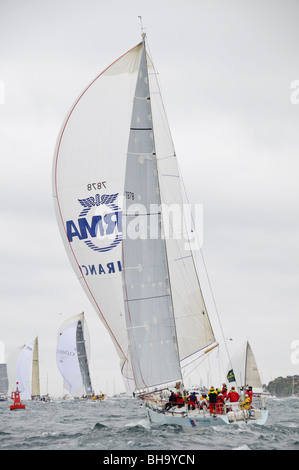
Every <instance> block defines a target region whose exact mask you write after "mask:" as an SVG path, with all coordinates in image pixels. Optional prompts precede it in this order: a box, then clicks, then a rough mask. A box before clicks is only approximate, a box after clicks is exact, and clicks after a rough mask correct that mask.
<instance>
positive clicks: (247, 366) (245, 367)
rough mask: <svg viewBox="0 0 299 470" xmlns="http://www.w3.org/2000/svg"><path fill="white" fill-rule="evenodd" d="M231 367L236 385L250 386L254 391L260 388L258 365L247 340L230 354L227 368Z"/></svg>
mask: <svg viewBox="0 0 299 470" xmlns="http://www.w3.org/2000/svg"><path fill="white" fill-rule="evenodd" d="M231 368H232V370H233V374H234V376H235V379H236V380H235V381H236V383H237V384H238V386H240V387H245V386H251V387H252V388H253V389H254V390H255V391H261V390H262V382H261V378H260V374H259V370H258V366H257V363H256V360H255V357H254V354H253V351H252V348H251V346H250V344H249V342H248V341H247V342H246V343H245V344H243V345H242V346H241V347H240V348H239V349H238V351H236V353H235V354H234V355H233V356H232V358H231V364H230V366H229V369H231Z"/></svg>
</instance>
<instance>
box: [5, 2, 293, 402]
mask: <svg viewBox="0 0 299 470" xmlns="http://www.w3.org/2000/svg"><path fill="white" fill-rule="evenodd" d="M0 6H1V9H0V12H1V14H0V42H1V48H0V101H1V104H0V156H1V173H0V174H1V185H0V201H1V206H0V207H1V235H0V236H1V243H0V259H1V283H0V286H1V287H0V288H1V297H0V299H1V304H0V315H1V328H0V340H2V341H3V342H4V344H5V353H6V358H8V357H9V355H11V354H13V353H14V351H15V350H16V349H17V348H18V347H19V346H21V345H22V344H24V343H28V342H29V341H31V339H33V337H34V336H36V335H38V337H39V346H40V351H39V352H40V374H41V385H42V393H45V392H46V389H45V387H46V383H48V390H49V392H50V394H56V395H59V394H60V395H61V393H62V379H61V378H60V375H59V372H58V369H57V366H56V359H55V348H56V339H57V331H58V328H59V326H60V325H61V323H62V322H63V321H64V320H66V319H68V318H69V317H70V316H72V315H75V314H77V313H80V312H81V311H83V310H84V312H85V315H86V319H87V324H88V328H89V331H90V336H91V346H92V362H91V372H92V374H93V378H94V384H95V389H96V391H99V389H101V390H102V391H104V392H107V387H108V392H109V393H112V392H113V391H115V390H116V391H117V392H118V391H122V390H124V387H123V384H122V382H121V378H120V372H119V364H118V357H117V355H116V353H115V351H114V348H113V346H112V343H111V341H110V338H109V337H108V334H107V333H106V330H105V329H104V327H103V326H102V324H101V322H100V321H99V319H98V317H97V315H96V313H95V312H94V310H93V308H92V306H91V304H90V303H89V301H88V299H87V297H86V296H85V294H84V292H83V290H82V289H81V287H80V285H79V282H78V281H77V278H76V276H75V274H74V273H73V271H72V268H71V266H70V264H69V261H68V258H67V255H66V253H65V250H64V247H63V243H62V240H61V238H60V234H59V231H58V227H57V223H56V218H55V214H54V208H53V201H52V189H51V177H52V174H51V172H52V160H53V152H54V147H55V142H56V138H57V135H58V132H59V130H60V126H61V124H62V122H63V120H64V118H65V115H66V113H67V112H68V110H69V108H70V107H71V105H72V103H73V102H74V100H75V99H76V98H77V96H78V95H79V94H80V92H81V91H82V90H83V89H84V88H85V87H86V85H88V84H89V83H90V81H91V80H92V79H93V78H94V77H95V76H96V75H97V74H98V73H99V72H101V71H102V70H103V69H104V68H106V67H107V66H108V65H109V64H110V63H112V62H113V61H114V60H115V59H117V58H118V57H119V56H120V55H122V54H123V53H124V52H126V51H127V50H129V49H130V48H132V47H133V46H134V45H136V44H137V43H138V42H140V39H141V36H140V24H139V20H138V16H139V15H142V18H143V26H144V28H145V32H146V33H147V38H148V42H149V48H150V53H151V56H152V58H153V61H154V63H155V66H156V68H157V70H158V72H159V76H160V83H161V88H162V95H163V98H164V104H165V107H166V111H167V115H168V119H169V123H170V127H171V130H172V136H173V140H174V144H175V147H176V152H177V156H178V159H179V164H180V169H181V172H182V174H183V177H184V184H185V187H186V189H187V192H188V196H189V201H190V202H192V203H194V204H203V213H204V217H203V254H204V258H205V262H206V265H207V269H208V273H209V277H210V281H211V285H212V289H213V295H214V298H215V299H216V304H217V309H218V313H219V316H220V318H221V323H222V327H223V330H224V334H225V336H226V337H227V338H232V339H233V341H230V342H229V346H230V348H232V349H234V348H237V347H238V346H239V344H241V343H242V342H243V341H246V340H249V341H250V343H251V346H252V348H253V351H254V353H255V355H256V359H257V362H258V365H259V368H260V372H261V375H262V379H263V382H266V383H267V382H268V381H269V380H271V379H273V378H275V377H277V376H279V375H282V376H285V375H292V374H299V364H295V363H292V362H296V361H291V354H292V352H294V349H292V343H293V342H294V341H296V340H297V341H299V327H298V324H299V321H298V309H299V288H298V286H299V249H298V246H299V217H298V216H299V189H298V174H299V152H298V144H299V136H298V125H299V99H298V98H299V93H298V94H297V95H296V89H295V88H292V87H295V86H296V81H298V80H299V61H298V44H299V28H298V17H299V4H298V2H297V1H296V0H284V1H282V0H272V1H271V0H259V1H252V0H250V1H249V0H247V1H242V0H229V1H223V0H205V1H204V0H184V2H182V1H177V0H159V1H157V0H151V1H150V2H149V1H143V0H136V1H132V0H127V1H125V2H124V1H123V0H109V1H105V0H97V1H96V0H84V1H83V0H82V1H80V0H59V1H58V0H51V1H50V0H9V1H8V0H6V1H5V0H0ZM298 84H299V82H298ZM298 84H297V85H298ZM203 287H204V293H205V294H206V300H207V305H208V309H209V310H210V315H211V319H212V321H213V322H215V324H216V323H217V315H216V313H215V307H214V302H213V299H212V296H211V293H210V291H209V289H207V287H208V286H207V285H206V283H205V281H204V280H203ZM215 330H216V333H218V332H219V327H218V326H217V325H215ZM297 357H299V354H298V356H297ZM207 385H211V384H207ZM213 385H214V386H218V385H220V384H216V383H214V384H213Z"/></svg>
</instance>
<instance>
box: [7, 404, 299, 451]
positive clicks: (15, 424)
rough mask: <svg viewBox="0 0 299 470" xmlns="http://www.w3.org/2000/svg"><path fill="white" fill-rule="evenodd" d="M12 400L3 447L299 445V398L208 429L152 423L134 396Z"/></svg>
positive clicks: (257, 447)
mask: <svg viewBox="0 0 299 470" xmlns="http://www.w3.org/2000/svg"><path fill="white" fill-rule="evenodd" d="M11 403H12V402H11V400H9V401H6V402H0V417H1V420H0V449H1V450H105V451H110V450H111V451H113V450H123V451H124V450H125V451H132V453H134V451H136V450H144V451H148V452H154V451H175V452H179V451H183V452H187V451H192V450H208V449H209V450H274V449H275V450H299V399H268V401H267V407H268V409H269V418H268V421H267V423H266V424H265V425H264V426H258V425H255V424H250V425H246V424H244V423H242V424H234V425H230V426H219V427H212V428H206V429H198V428H197V429H196V428H190V429H189V428H188V429H183V428H181V427H176V426H162V427H157V426H153V425H150V424H149V422H148V420H147V417H146V413H145V410H144V408H142V407H141V406H140V402H139V401H138V400H134V399H120V400H109V399H107V400H104V401H102V402H96V403H95V402H91V401H83V400H72V401H70V400H66V401H51V402H48V403H43V402H27V404H26V409H25V410H17V411H10V409H9V405H10V404H11ZM126 455H127V454H126Z"/></svg>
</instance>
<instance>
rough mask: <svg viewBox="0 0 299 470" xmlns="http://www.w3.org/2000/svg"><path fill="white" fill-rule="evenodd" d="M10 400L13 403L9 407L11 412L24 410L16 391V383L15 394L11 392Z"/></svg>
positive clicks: (18, 393) (17, 390)
mask: <svg viewBox="0 0 299 470" xmlns="http://www.w3.org/2000/svg"><path fill="white" fill-rule="evenodd" d="M11 399H12V400H13V401H14V403H13V405H10V409H11V410H24V409H25V405H23V404H22V403H21V398H20V392H19V389H18V382H17V388H16V391H15V392H11Z"/></svg>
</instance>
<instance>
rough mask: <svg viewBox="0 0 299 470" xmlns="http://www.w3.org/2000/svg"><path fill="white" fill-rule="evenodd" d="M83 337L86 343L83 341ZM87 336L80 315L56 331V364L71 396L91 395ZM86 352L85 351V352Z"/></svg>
mask: <svg viewBox="0 0 299 470" xmlns="http://www.w3.org/2000/svg"><path fill="white" fill-rule="evenodd" d="M85 337H86V339H87V341H85ZM88 349H89V345H88V334H87V330H86V325H85V322H84V315H83V314H82V313H81V314H79V315H75V316H73V317H72V318H70V319H68V320H66V321H65V322H64V323H63V324H62V325H61V327H60V328H59V331H58V337H57V347H56V362H57V366H58V369H59V372H60V373H61V376H62V377H63V380H64V385H65V387H66V389H67V391H68V392H69V394H70V395H71V396H74V397H75V396H76V397H80V396H82V395H85V394H89V395H91V392H92V388H91V381H90V376H89V367H88V357H87V354H88V352H87V351H88ZM86 350H87V351H86Z"/></svg>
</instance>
